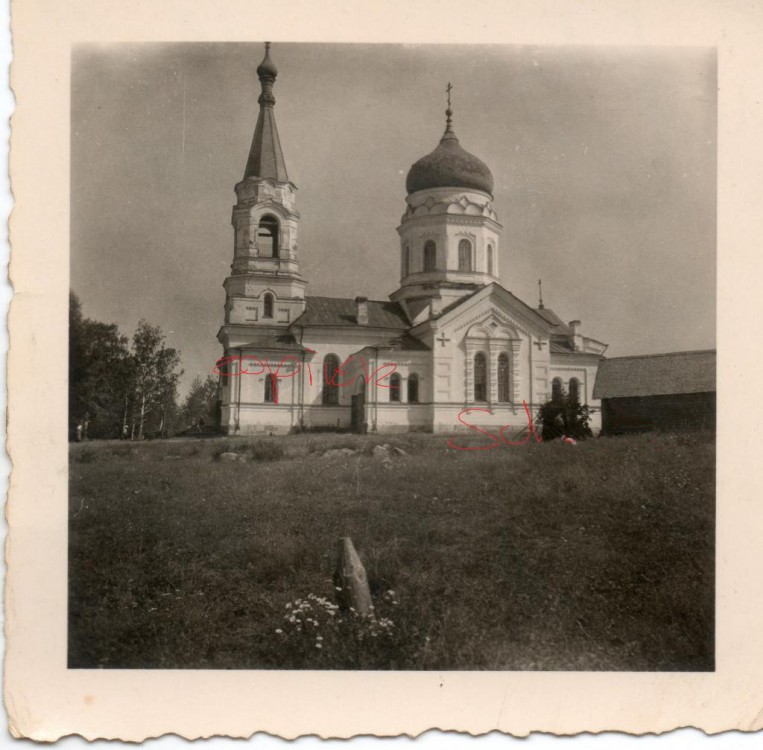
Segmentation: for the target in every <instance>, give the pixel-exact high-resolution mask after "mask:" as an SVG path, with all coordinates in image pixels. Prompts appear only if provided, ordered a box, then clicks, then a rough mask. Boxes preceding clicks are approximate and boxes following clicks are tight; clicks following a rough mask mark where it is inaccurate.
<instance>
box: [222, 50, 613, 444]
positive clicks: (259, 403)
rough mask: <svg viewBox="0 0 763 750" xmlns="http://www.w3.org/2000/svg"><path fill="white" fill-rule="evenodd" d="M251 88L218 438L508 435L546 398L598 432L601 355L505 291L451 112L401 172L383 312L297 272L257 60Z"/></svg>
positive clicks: (283, 179)
mask: <svg viewBox="0 0 763 750" xmlns="http://www.w3.org/2000/svg"><path fill="white" fill-rule="evenodd" d="M257 75H258V77H259V79H260V83H261V86H262V93H261V95H260V97H259V100H258V101H259V105H260V112H259V118H258V120H257V125H256V128H255V132H254V139H253V141H252V146H251V150H250V153H249V159H248V161H247V165H246V171H245V173H244V178H243V180H242V181H241V182H239V183H238V184H237V185H236V187H235V190H236V196H237V198H238V201H237V203H236V205H235V206H234V208H233V217H232V223H233V228H234V233H235V241H234V257H233V263H232V265H231V273H230V276H228V278H227V279H226V280H225V282H224V287H225V292H226V303H225V320H224V323H223V325H222V327H221V328H220V331H219V333H218V340H219V342H220V344H221V345H222V347H223V357H222V358H221V359H220V361H219V362H218V372H219V373H220V394H221V406H222V408H221V428H222V430H223V432H225V433H226V434H228V435H246V434H253V433H261V432H265V433H286V432H290V431H293V430H298V429H316V428H323V429H327V428H337V429H353V430H356V431H358V432H365V431H368V432H403V431H426V432H446V433H448V432H450V433H453V432H458V431H461V430H465V429H468V428H467V425H479V426H484V427H491V428H493V429H494V430H495V429H496V428H499V427H501V426H503V425H509V426H510V428H516V430H515V431H516V432H518V431H520V430H522V429H524V428H526V427H527V422H528V416H527V413H528V412H529V414H531V415H532V416H533V417H534V416H535V415H536V414H537V411H538V409H539V407H540V406H541V404H543V403H544V402H545V401H547V400H548V399H549V398H550V397H551V394H552V391H553V389H555V388H564V389H565V390H566V391H568V392H569V393H570V394H571V395H573V396H576V397H577V398H578V399H579V400H580V401H581V402H582V403H585V404H587V405H588V406H589V408H590V409H591V412H592V429H593V430H594V432H597V431H598V428H599V426H600V404H599V402H598V401H596V400H594V398H593V386H594V380H595V378H596V371H597V367H598V364H599V360H600V359H601V358H602V355H603V354H604V351H605V349H606V345H605V344H602V343H601V342H599V341H597V340H595V339H592V338H589V337H587V336H584V335H583V334H582V333H581V330H580V321H577V320H572V321H570V322H569V323H564V322H563V321H562V320H561V319H560V318H559V317H558V316H557V315H556V314H555V313H554V312H553V311H551V310H550V309H548V308H546V307H544V306H543V304H542V302H540V303H539V306H538V307H532V306H531V305H529V304H527V303H525V302H523V301H522V300H520V299H519V298H518V297H516V296H514V295H513V294H512V293H511V292H509V291H508V290H506V289H504V288H503V287H502V286H501V284H500V282H499V278H500V276H499V274H500V270H501V252H500V240H501V224H500V223H499V218H498V216H497V215H496V213H495V211H494V210H493V205H492V201H493V194H492V193H493V177H492V174H491V173H490V170H489V169H488V167H487V166H486V165H485V164H484V163H483V162H482V161H480V160H479V159H478V158H477V157H476V156H473V155H472V154H470V153H468V152H467V151H466V150H465V149H464V148H463V147H462V146H461V144H460V143H459V141H458V138H457V137H456V134H455V132H454V130H453V127H452V122H451V119H452V112H451V110H450V105H448V109H447V111H446V116H447V119H446V127H445V133H444V134H443V136H442V138H441V140H440V142H439V144H438V145H437V147H436V148H435V149H434V151H432V152H431V153H430V154H428V155H426V156H424V157H423V158H421V159H419V160H418V161H417V162H416V163H415V164H414V165H413V166H412V167H411V169H410V171H409V172H408V176H407V179H406V190H407V196H406V199H405V201H406V208H405V213H404V214H403V217H402V220H401V222H400V226H399V227H398V228H397V232H398V234H399V235H400V281H399V285H398V287H397V289H395V291H393V292H392V294H390V295H389V299H387V300H369V299H366V298H365V297H354V298H352V297H349V298H336V297H314V296H310V295H308V294H306V293H305V292H306V287H307V280H306V279H305V278H303V277H302V275H301V274H300V270H299V257H298V250H297V231H298V227H299V219H300V217H299V213H298V212H297V207H296V200H295V190H296V188H295V186H294V185H293V184H292V183H291V182H290V181H289V177H288V174H287V172H286V164H285V161H284V157H283V153H282V150H281V144H280V141H279V137H278V131H277V130H276V123H275V117H274V105H275V98H274V96H273V85H274V83H275V80H276V75H277V70H276V67H275V65H274V64H273V62H272V60H271V58H270V51H269V45H266V53H265V59H264V60H263V61H262V63H261V64H260V65H259V67H258V68H257ZM348 283H350V282H349V278H348ZM525 405H526V408H527V411H526V408H525ZM506 434H509V435H510V434H511V432H510V429H509V428H507V430H506Z"/></svg>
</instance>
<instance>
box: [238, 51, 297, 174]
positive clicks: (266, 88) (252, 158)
mask: <svg viewBox="0 0 763 750" xmlns="http://www.w3.org/2000/svg"><path fill="white" fill-rule="evenodd" d="M277 75H278V68H276V66H275V65H274V64H273V61H272V60H271V59H270V42H265V57H264V58H263V60H262V62H261V63H260V64H259V65H258V66H257V76H258V78H259V79H260V85H261V87H262V93H261V94H260V97H259V99H257V102H258V103H259V105H260V115H259V117H258V118H257V126H256V127H255V129H254V138H253V139H252V147H251V149H249V160H248V161H247V163H246V171H245V172H244V179H245V180H246V179H248V178H249V177H252V178H254V179H263V178H269V179H272V180H277V181H278V182H288V181H289V175H288V174H287V173H286V162H285V161H284V158H283V152H282V151H281V141H280V139H279V137H278V130H277V129H276V119H275V114H274V113H273V107H274V106H275V103H276V99H275V96H273V84H274V83H275V81H276V76H277Z"/></svg>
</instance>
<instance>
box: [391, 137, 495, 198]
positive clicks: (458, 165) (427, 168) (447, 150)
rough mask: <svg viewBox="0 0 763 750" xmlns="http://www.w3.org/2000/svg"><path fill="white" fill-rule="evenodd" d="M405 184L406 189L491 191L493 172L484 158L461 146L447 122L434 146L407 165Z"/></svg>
mask: <svg viewBox="0 0 763 750" xmlns="http://www.w3.org/2000/svg"><path fill="white" fill-rule="evenodd" d="M405 187H406V190H407V191H408V193H415V192H416V191H418V190H428V189H429V188H439V187H453V188H466V189H467V190H481V191H482V192H484V193H488V194H489V195H492V193H493V175H492V174H491V173H490V170H489V169H488V167H487V165H486V164H485V162H483V161H482V160H481V159H478V158H477V157H476V156H474V155H473V154H470V153H469V152H468V151H466V149H464V148H463V147H462V146H461V144H460V143H459V142H458V138H456V134H455V133H454V132H453V131H452V130H451V129H450V124H449V125H448V129H447V130H446V131H445V134H444V135H443V137H442V139H441V140H440V143H439V144H438V146H437V148H436V149H435V150H434V151H432V153H430V154H427V155H426V156H423V157H422V158H421V159H419V160H418V161H417V162H416V163H415V164H414V165H413V166H412V167H411V168H410V170H409V171H408V177H407V178H406V180H405Z"/></svg>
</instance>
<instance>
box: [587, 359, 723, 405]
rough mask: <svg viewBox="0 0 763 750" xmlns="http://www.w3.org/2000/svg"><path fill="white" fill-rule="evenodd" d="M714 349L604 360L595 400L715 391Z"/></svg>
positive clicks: (598, 374)
mask: <svg viewBox="0 0 763 750" xmlns="http://www.w3.org/2000/svg"><path fill="white" fill-rule="evenodd" d="M715 360H716V354H715V350H714V349H706V350H702V351H694V352H672V353H669V354H649V355H645V356H639V357H614V358H612V359H603V360H602V361H601V363H600V364H599V368H598V372H597V373H596V382H595V384H594V387H593V397H594V398H617V397H627V396H660V395H672V394H678V393H707V392H710V391H715Z"/></svg>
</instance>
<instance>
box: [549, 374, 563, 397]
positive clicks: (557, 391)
mask: <svg viewBox="0 0 763 750" xmlns="http://www.w3.org/2000/svg"><path fill="white" fill-rule="evenodd" d="M561 397H562V381H561V380H559V378H554V379H553V380H552V381H551V398H552V399H554V400H555V401H556V400H558V399H560V398H561Z"/></svg>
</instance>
